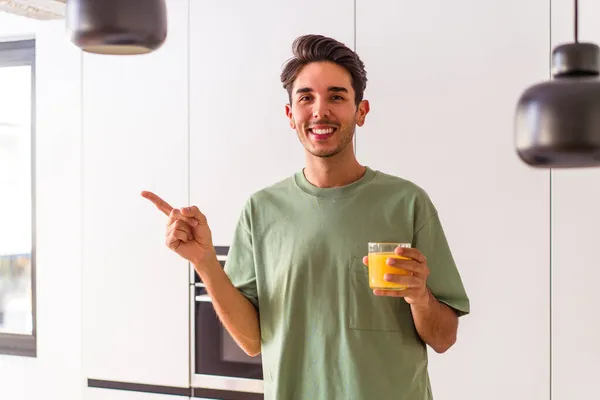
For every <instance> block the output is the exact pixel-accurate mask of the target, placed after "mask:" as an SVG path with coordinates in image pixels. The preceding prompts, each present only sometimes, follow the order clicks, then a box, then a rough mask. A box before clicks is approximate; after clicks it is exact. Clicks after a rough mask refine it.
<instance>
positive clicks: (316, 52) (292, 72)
mask: <svg viewBox="0 0 600 400" xmlns="http://www.w3.org/2000/svg"><path fill="white" fill-rule="evenodd" d="M292 52H293V54H294V56H293V57H292V58H291V59H289V60H288V61H287V63H286V64H285V66H284V68H283V71H282V72H281V82H282V83H283V87H284V89H286V90H287V92H288V97H289V99H290V104H291V102H292V86H293V84H294V81H295V80H296V78H297V77H298V74H299V73H300V70H301V69H302V68H303V67H304V66H305V65H307V64H309V63H312V62H317V61H329V62H333V63H335V64H337V65H339V66H341V67H343V68H345V69H346V70H347V71H348V72H349V73H350V76H351V77H352V88H353V89H354V93H355V97H354V101H355V103H356V105H358V104H359V103H360V102H361V101H362V99H363V94H364V91H365V88H366V87H367V71H365V65H364V64H363V62H362V61H361V60H360V58H359V57H358V55H357V54H356V53H355V52H354V51H352V50H351V49H349V48H348V47H346V46H345V45H344V44H343V43H340V42H338V41H337V40H335V39H332V38H328V37H325V36H322V35H304V36H300V37H298V38H296V39H295V40H294V43H293V44H292Z"/></svg>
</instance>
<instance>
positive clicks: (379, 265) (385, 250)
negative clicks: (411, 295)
mask: <svg viewBox="0 0 600 400" xmlns="http://www.w3.org/2000/svg"><path fill="white" fill-rule="evenodd" d="M396 247H405V248H409V247H411V246H410V243H384V242H371V243H369V253H368V257H369V287H371V289H383V290H404V289H406V285H401V284H398V283H394V282H388V281H386V280H384V279H383V277H384V276H385V274H399V275H408V271H406V270H405V269H403V268H397V267H392V266H391V265H387V259H388V258H397V259H401V260H409V258H408V257H402V256H399V255H397V254H396V253H394V250H395V249H396Z"/></svg>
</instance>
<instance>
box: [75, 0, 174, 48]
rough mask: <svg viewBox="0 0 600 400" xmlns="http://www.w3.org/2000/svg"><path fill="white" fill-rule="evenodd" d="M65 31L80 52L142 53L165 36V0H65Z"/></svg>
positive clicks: (160, 43) (159, 43)
mask: <svg viewBox="0 0 600 400" xmlns="http://www.w3.org/2000/svg"><path fill="white" fill-rule="evenodd" d="M66 22H67V32H68V34H69V36H70V38H71V41H72V42H73V43H74V44H75V45H76V46H78V47H80V48H81V49H82V50H83V51H86V52H89V53H97V54H119V55H132V54H145V53H150V52H152V51H154V50H156V49H158V48H159V47H160V46H162V44H163V43H164V41H165V39H166V37H167V9H166V5H165V0H67V6H66Z"/></svg>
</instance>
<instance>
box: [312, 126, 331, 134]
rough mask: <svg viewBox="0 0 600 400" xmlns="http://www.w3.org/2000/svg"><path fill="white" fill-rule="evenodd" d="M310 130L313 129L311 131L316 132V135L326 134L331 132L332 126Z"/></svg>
mask: <svg viewBox="0 0 600 400" xmlns="http://www.w3.org/2000/svg"><path fill="white" fill-rule="evenodd" d="M312 131H313V133H316V134H317V135H328V134H330V133H333V128H329V129H313V130H312Z"/></svg>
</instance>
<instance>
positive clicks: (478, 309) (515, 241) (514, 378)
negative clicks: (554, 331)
mask: <svg viewBox="0 0 600 400" xmlns="http://www.w3.org/2000/svg"><path fill="white" fill-rule="evenodd" d="M549 12H550V6H549V2H548V1H547V0H532V1H527V2H523V1H521V0H506V1H493V2H489V1H483V2H482V1H477V0H467V1H462V2H448V1H444V0H428V1H421V2H409V1H401V2H390V1H385V0H357V5H356V48H357V51H358V53H359V55H360V56H361V57H362V59H363V61H364V62H365V64H366V68H367V74H368V79H369V82H368V84H367V90H366V92H365V98H366V99H369V100H370V101H371V112H370V114H369V115H368V116H367V119H366V124H365V126H364V127H363V128H361V129H359V131H358V139H357V142H358V143H357V155H358V159H359V161H360V162H362V163H363V164H366V165H370V166H372V167H374V168H376V169H379V170H382V171H384V172H388V173H391V174H394V175H397V176H400V177H403V178H407V179H409V180H412V181H413V182H415V183H417V184H418V185H420V186H421V187H423V188H424V189H425V190H426V191H427V192H428V193H429V194H430V196H431V197H432V199H433V201H434V203H435V204H436V206H437V208H438V210H439V213H440V217H441V220H442V223H443V225H444V228H445V231H446V234H447V237H448V239H449V242H450V246H451V248H452V250H453V253H454V256H455V259H456V262H457V264H458V266H459V269H460V272H461V275H462V277H463V281H464V284H465V286H466V289H467V292H468V294H469V296H470V300H471V315H469V316H467V317H464V318H463V319H461V321H460V328H459V337H458V342H457V344H456V345H455V347H454V348H452V349H451V350H450V351H449V352H448V353H446V354H443V355H437V354H435V353H433V352H430V354H431V363H430V371H431V377H432V388H433V394H434V396H435V398H436V399H439V400H452V399H469V400H475V399H483V398H485V399H487V400H501V399H508V398H510V399H514V400H531V399H547V398H548V397H549V386H550V381H549V379H550V377H549V357H550V355H549V307H550V304H549V258H550V243H549V235H550V230H549V229H550V226H549V222H550V205H549V204H550V197H549V172H548V171H546V170H533V169H530V168H528V167H526V166H525V165H524V164H522V163H521V162H520V161H519V160H518V158H517V156H516V153H515V151H514V148H513V116H514V109H515V105H516V101H517V99H518V97H519V95H520V94H521V93H522V91H523V90H524V89H525V88H526V87H527V86H529V85H530V84H532V83H533V82H536V81H540V80H543V79H547V77H548V74H549V70H548V57H549V51H550V49H549ZM567 295H568V293H565V296H567Z"/></svg>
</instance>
